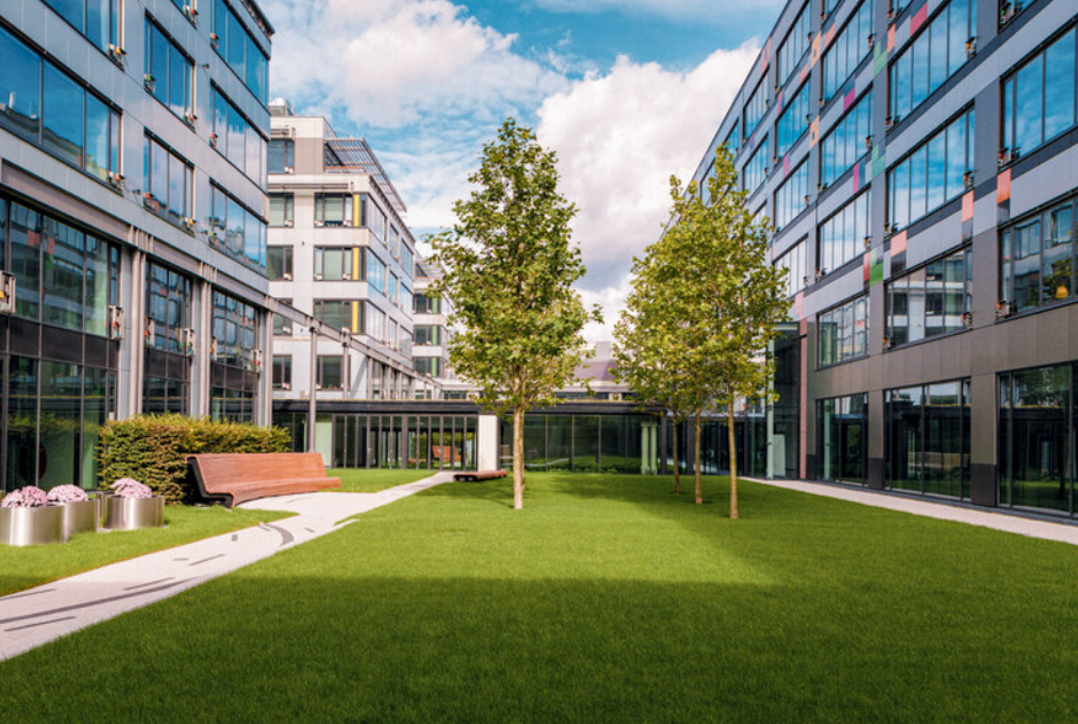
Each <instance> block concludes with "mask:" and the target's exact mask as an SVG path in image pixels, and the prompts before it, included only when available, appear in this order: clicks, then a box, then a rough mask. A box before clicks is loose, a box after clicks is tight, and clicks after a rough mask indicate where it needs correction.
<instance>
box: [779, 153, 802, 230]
mask: <svg viewBox="0 0 1078 724" xmlns="http://www.w3.org/2000/svg"><path fill="white" fill-rule="evenodd" d="M808 192H809V165H808V159H805V160H804V161H802V162H801V165H800V166H798V167H797V168H796V169H794V170H793V171H792V172H791V173H790V175H789V177H787V179H786V180H785V181H783V182H782V186H779V189H778V191H776V192H775V228H776V229H780V230H781V229H782V228H783V227H785V226H786V225H787V224H788V223H790V222H791V221H793V220H794V219H795V218H797V215H798V214H800V213H801V212H802V211H804V210H805V208H806V207H807V206H808Z"/></svg>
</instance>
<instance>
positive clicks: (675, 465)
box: [671, 417, 681, 495]
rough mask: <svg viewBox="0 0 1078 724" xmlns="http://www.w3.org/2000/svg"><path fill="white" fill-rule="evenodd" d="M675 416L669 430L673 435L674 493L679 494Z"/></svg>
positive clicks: (679, 482) (676, 424)
mask: <svg viewBox="0 0 1078 724" xmlns="http://www.w3.org/2000/svg"><path fill="white" fill-rule="evenodd" d="M677 428H678V421H677V418H676V417H675V418H673V420H672V426H671V430H672V432H673V437H674V495H681V470H680V468H678V463H677Z"/></svg>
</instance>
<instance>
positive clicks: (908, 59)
mask: <svg viewBox="0 0 1078 724" xmlns="http://www.w3.org/2000/svg"><path fill="white" fill-rule="evenodd" d="M1076 22H1078V5H1076V4H1075V3H1074V2H1072V1H1070V0H1033V1H1032V2H1013V1H1007V0H927V2H926V1H925V0H907V1H900V0H890V2H888V0H809V1H808V2H801V1H800V0H793V1H792V2H789V3H788V4H787V5H786V7H785V8H784V9H783V10H782V13H781V15H780V18H779V21H778V23H777V24H776V25H775V28H774V29H773V31H772V33H771V35H770V38H769V39H768V40H767V42H766V43H765V45H764V49H763V51H762V52H761V54H760V56H759V59H758V61H757V62H756V64H755V66H754V67H753V69H752V70H751V72H750V73H749V76H748V78H747V80H746V82H745V84H744V86H743V87H742V89H741V91H740V93H739V95H738V98H737V100H736V102H735V103H734V105H733V106H732V107H731V109H730V111H729V113H728V114H727V116H726V118H725V119H724V120H723V122H722V123H721V125H720V127H719V130H718V132H717V134H716V135H715V138H714V140H713V142H712V144H711V146H710V148H709V150H708V153H707V154H706V155H705V158H704V159H703V161H702V162H701V164H700V166H699V168H698V169H697V172H696V174H695V178H696V180H698V181H702V180H703V179H704V178H706V176H707V174H708V173H709V169H710V167H711V166H710V164H711V162H712V160H713V157H714V150H715V149H716V148H717V147H718V146H719V145H721V144H725V145H726V146H727V147H728V148H729V149H730V150H731V151H732V152H733V153H734V155H735V159H736V165H737V168H738V171H739V173H740V177H741V182H742V184H743V186H744V188H745V189H746V190H747V191H748V193H749V196H748V201H747V203H748V204H749V208H750V209H751V210H752V211H754V212H756V213H758V214H759V215H760V216H766V217H768V218H769V219H770V220H771V222H772V224H773V225H774V226H775V227H776V231H775V233H774V235H773V241H772V248H771V254H772V259H773V261H774V263H775V264H778V265H781V266H782V267H783V268H785V269H786V270H787V272H788V275H787V278H788V293H789V295H790V309H791V317H792V318H793V320H794V325H793V329H792V331H791V332H790V334H789V335H788V336H787V338H786V341H785V342H784V353H783V354H784V355H785V360H784V362H783V364H782V367H783V370H784V371H783V374H784V379H783V380H782V383H783V384H785V385H787V386H789V384H790V382H791V380H793V381H794V382H795V384H796V389H797V390H798V393H797V395H796V397H797V398H799V399H795V400H794V403H795V404H794V406H793V412H792V414H786V415H785V416H775V417H776V422H774V423H771V422H769V423H768V425H769V428H768V430H767V437H768V441H769V446H768V447H769V451H768V452H769V454H772V451H773V450H774V449H775V448H776V447H781V448H782V456H783V457H784V458H785V459H786V465H787V467H788V469H789V472H788V475H789V476H791V477H792V476H798V477H804V478H809V479H817V480H831V481H840V482H846V483H853V484H861V485H865V486H867V487H870V488H877V489H893V490H901V491H907V492H910V493H914V494H924V495H938V496H945V497H950V498H955V499H959V500H964V501H969V502H971V503H973V504H976V505H983V506H1000V507H1012V508H1016V509H1030V510H1036V511H1041V512H1050V513H1054V514H1062V515H1074V513H1075V506H1076V502H1075V500H1074V481H1075V476H1076V462H1075V461H1076V448H1078V439H1076V435H1078V397H1076V392H1075V389H1076V386H1078V305H1075V304H1074V302H1075V301H1076V300H1078V295H1076V292H1075V282H1076V279H1075V276H1074V275H1075V273H1076V271H1078V270H1076V266H1075V263H1074V261H1075V253H1076V246H1075V244H1076V240H1075V218H1076V217H1075V213H1076V211H1075V208H1074V206H1075V202H1076V199H1078V149H1076V148H1075V144H1076V143H1078V126H1076V121H1078V115H1076V100H1078V99H1076V77H1078V75H1076V63H1078V55H1076V53H1078V51H1076V48H1078V43H1076ZM789 412H790V410H787V413H789ZM781 417H785V418H786V422H785V423H781V422H780V421H779V418H781ZM769 470H771V471H772V473H774V470H773V469H772V468H770V467H769Z"/></svg>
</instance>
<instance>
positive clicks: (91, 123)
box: [86, 93, 112, 180]
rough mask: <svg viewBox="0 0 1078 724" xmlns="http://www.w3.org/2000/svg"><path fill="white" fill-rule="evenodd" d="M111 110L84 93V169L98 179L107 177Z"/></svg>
mask: <svg viewBox="0 0 1078 724" xmlns="http://www.w3.org/2000/svg"><path fill="white" fill-rule="evenodd" d="M111 121H112V111H111V110H110V109H109V107H108V106H106V105H105V104H104V103H102V102H101V101H99V100H97V98H95V97H94V96H92V95H90V94H89V93H87V94H86V170H87V171H89V172H90V173H92V174H93V175H94V176H97V177H98V178H99V179H102V180H105V179H107V178H108V173H109V171H110V170H111V160H112V129H111Z"/></svg>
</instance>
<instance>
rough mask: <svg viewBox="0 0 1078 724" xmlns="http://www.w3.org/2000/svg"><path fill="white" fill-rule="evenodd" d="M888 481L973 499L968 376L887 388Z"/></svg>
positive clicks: (919, 490)
mask: <svg viewBox="0 0 1078 724" xmlns="http://www.w3.org/2000/svg"><path fill="white" fill-rule="evenodd" d="M886 400H887V410H886V420H887V438H886V442H887V454H886V458H887V486H888V487H890V488H895V489H899V490H909V491H913V492H917V493H924V494H929V495H945V496H949V497H952V498H961V499H963V500H965V499H968V498H969V454H970V407H969V380H956V381H953V382H942V383H937V384H932V385H922V386H918V387H906V388H902V389H897V390H888V391H887V393H886Z"/></svg>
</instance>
